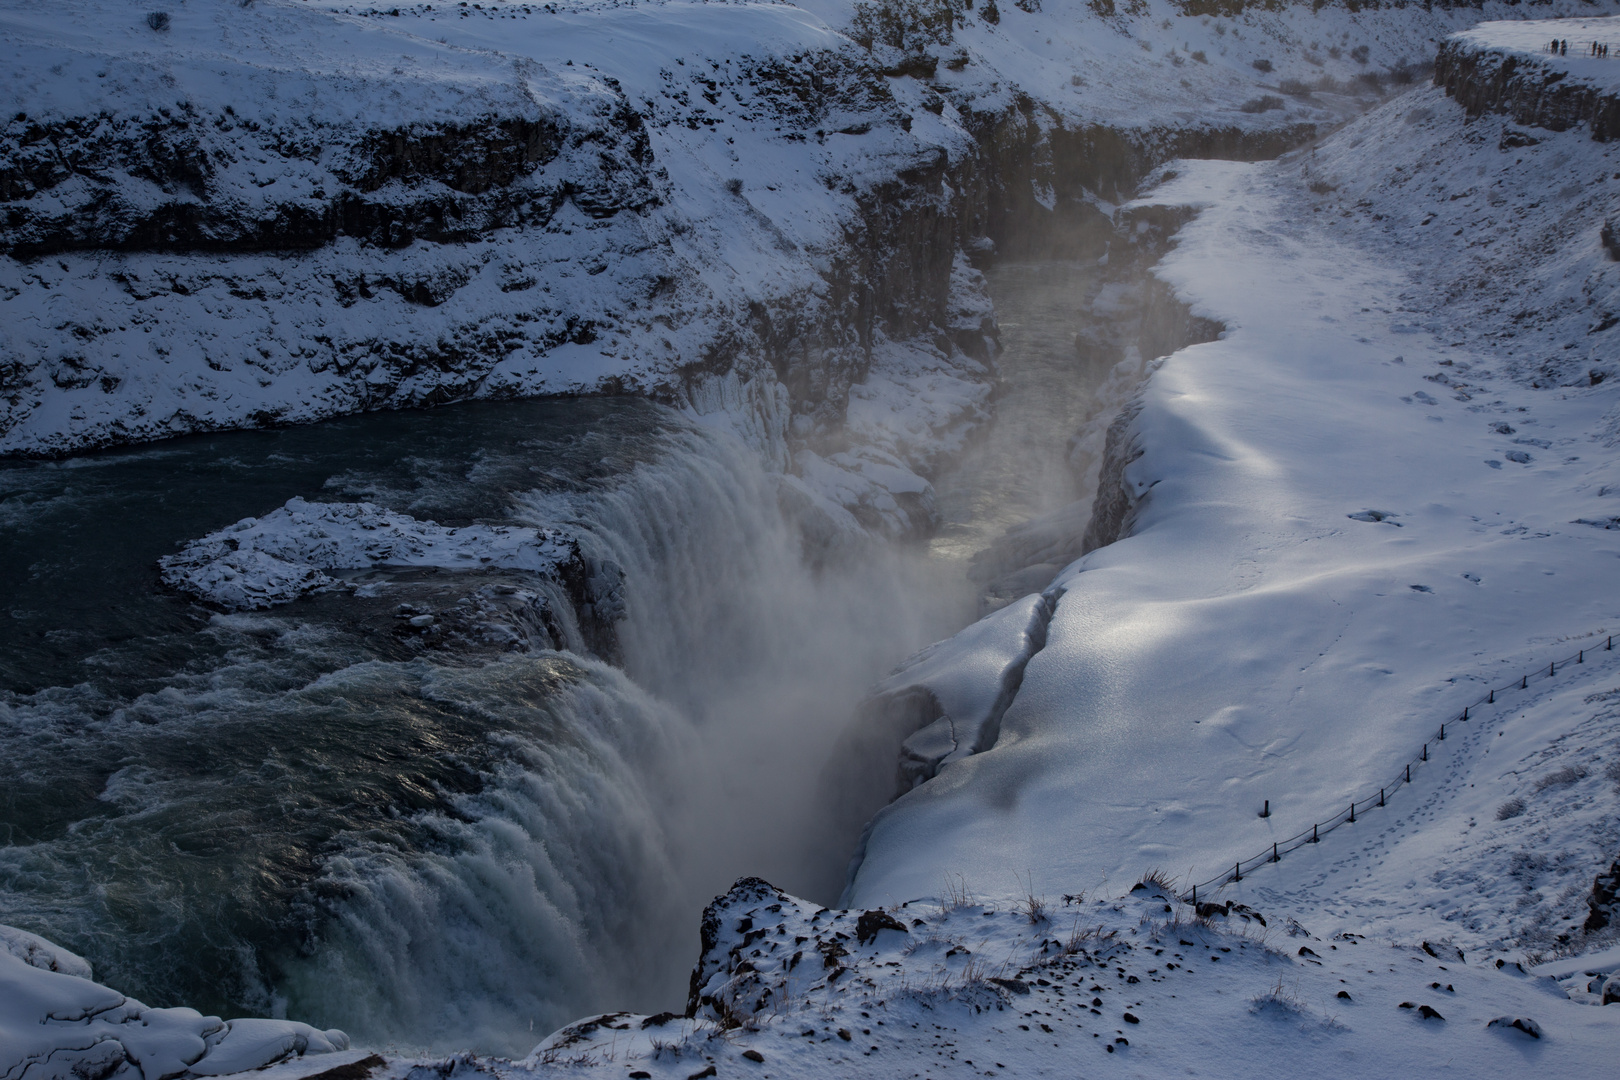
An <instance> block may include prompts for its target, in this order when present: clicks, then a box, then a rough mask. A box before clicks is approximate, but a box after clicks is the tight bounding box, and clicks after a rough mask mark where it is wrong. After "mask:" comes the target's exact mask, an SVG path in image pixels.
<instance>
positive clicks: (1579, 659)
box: [1575, 649, 1586, 664]
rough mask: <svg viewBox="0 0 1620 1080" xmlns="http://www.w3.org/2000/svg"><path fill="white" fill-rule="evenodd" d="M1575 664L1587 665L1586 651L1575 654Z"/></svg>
mask: <svg viewBox="0 0 1620 1080" xmlns="http://www.w3.org/2000/svg"><path fill="white" fill-rule="evenodd" d="M1575 662H1576V663H1577V664H1584V663H1586V650H1585V649H1582V650H1581V651H1580V652H1578V653H1576V654H1575Z"/></svg>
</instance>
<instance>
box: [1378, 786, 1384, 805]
mask: <svg viewBox="0 0 1620 1080" xmlns="http://www.w3.org/2000/svg"><path fill="white" fill-rule="evenodd" d="M1378 805H1379V806H1383V805H1384V789H1383V788H1379V789H1378Z"/></svg>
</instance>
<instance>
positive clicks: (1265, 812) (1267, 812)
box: [1260, 799, 1271, 817]
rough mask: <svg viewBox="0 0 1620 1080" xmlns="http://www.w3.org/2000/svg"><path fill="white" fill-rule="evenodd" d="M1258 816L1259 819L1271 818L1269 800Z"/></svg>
mask: <svg viewBox="0 0 1620 1080" xmlns="http://www.w3.org/2000/svg"><path fill="white" fill-rule="evenodd" d="M1260 816H1261V817H1270V816H1271V800H1270V799H1267V800H1266V805H1265V809H1263V810H1261V811H1260Z"/></svg>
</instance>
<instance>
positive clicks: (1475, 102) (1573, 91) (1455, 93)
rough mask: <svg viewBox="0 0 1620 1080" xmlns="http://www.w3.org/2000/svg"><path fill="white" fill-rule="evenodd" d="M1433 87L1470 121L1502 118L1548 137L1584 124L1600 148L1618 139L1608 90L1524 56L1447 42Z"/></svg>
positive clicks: (1618, 119) (1617, 110) (1619, 115)
mask: <svg viewBox="0 0 1620 1080" xmlns="http://www.w3.org/2000/svg"><path fill="white" fill-rule="evenodd" d="M1548 59H1551V58H1550V57H1549V58H1548ZM1434 85H1436V86H1439V87H1442V88H1443V89H1444V90H1445V92H1446V93H1447V94H1448V95H1450V96H1451V97H1454V98H1456V99H1457V102H1458V104H1460V105H1462V107H1463V108H1464V109H1465V110H1467V112H1468V115H1469V116H1470V117H1476V116H1482V115H1484V114H1485V113H1487V112H1493V113H1501V114H1503V115H1506V116H1510V117H1512V118H1513V120H1514V121H1515V122H1517V123H1520V124H1525V125H1527V126H1530V127H1541V128H1547V129H1549V130H1551V131H1567V130H1568V129H1570V128H1572V127H1579V126H1580V125H1582V124H1585V125H1587V126H1588V127H1589V128H1590V129H1591V132H1592V138H1594V139H1596V140H1597V141H1598V142H1607V141H1608V140H1610V139H1612V138H1614V137H1615V136H1617V135H1620V97H1616V96H1615V94H1614V93H1613V91H1612V90H1607V89H1605V88H1604V87H1603V86H1601V85H1596V84H1594V83H1591V82H1588V81H1586V80H1584V79H1580V78H1572V77H1570V73H1569V72H1568V71H1566V70H1563V69H1562V68H1560V67H1558V66H1555V65H1553V64H1549V63H1546V62H1543V61H1541V60H1539V59H1537V58H1535V57H1533V56H1526V55H1525V54H1523V53H1519V52H1512V51H1508V50H1504V49H1490V48H1484V47H1481V46H1479V45H1477V44H1475V43H1473V42H1470V41H1468V40H1467V39H1465V38H1451V39H1448V40H1446V41H1443V42H1441V44H1440V51H1439V54H1438V55H1437V56H1436V57H1435V62H1434Z"/></svg>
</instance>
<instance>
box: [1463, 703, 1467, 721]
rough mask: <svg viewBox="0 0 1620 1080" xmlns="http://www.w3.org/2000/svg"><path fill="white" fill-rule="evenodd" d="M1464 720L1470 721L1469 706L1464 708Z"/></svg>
mask: <svg viewBox="0 0 1620 1080" xmlns="http://www.w3.org/2000/svg"><path fill="white" fill-rule="evenodd" d="M1463 719H1464V720H1467V719H1468V706H1466V705H1464V706H1463Z"/></svg>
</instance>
